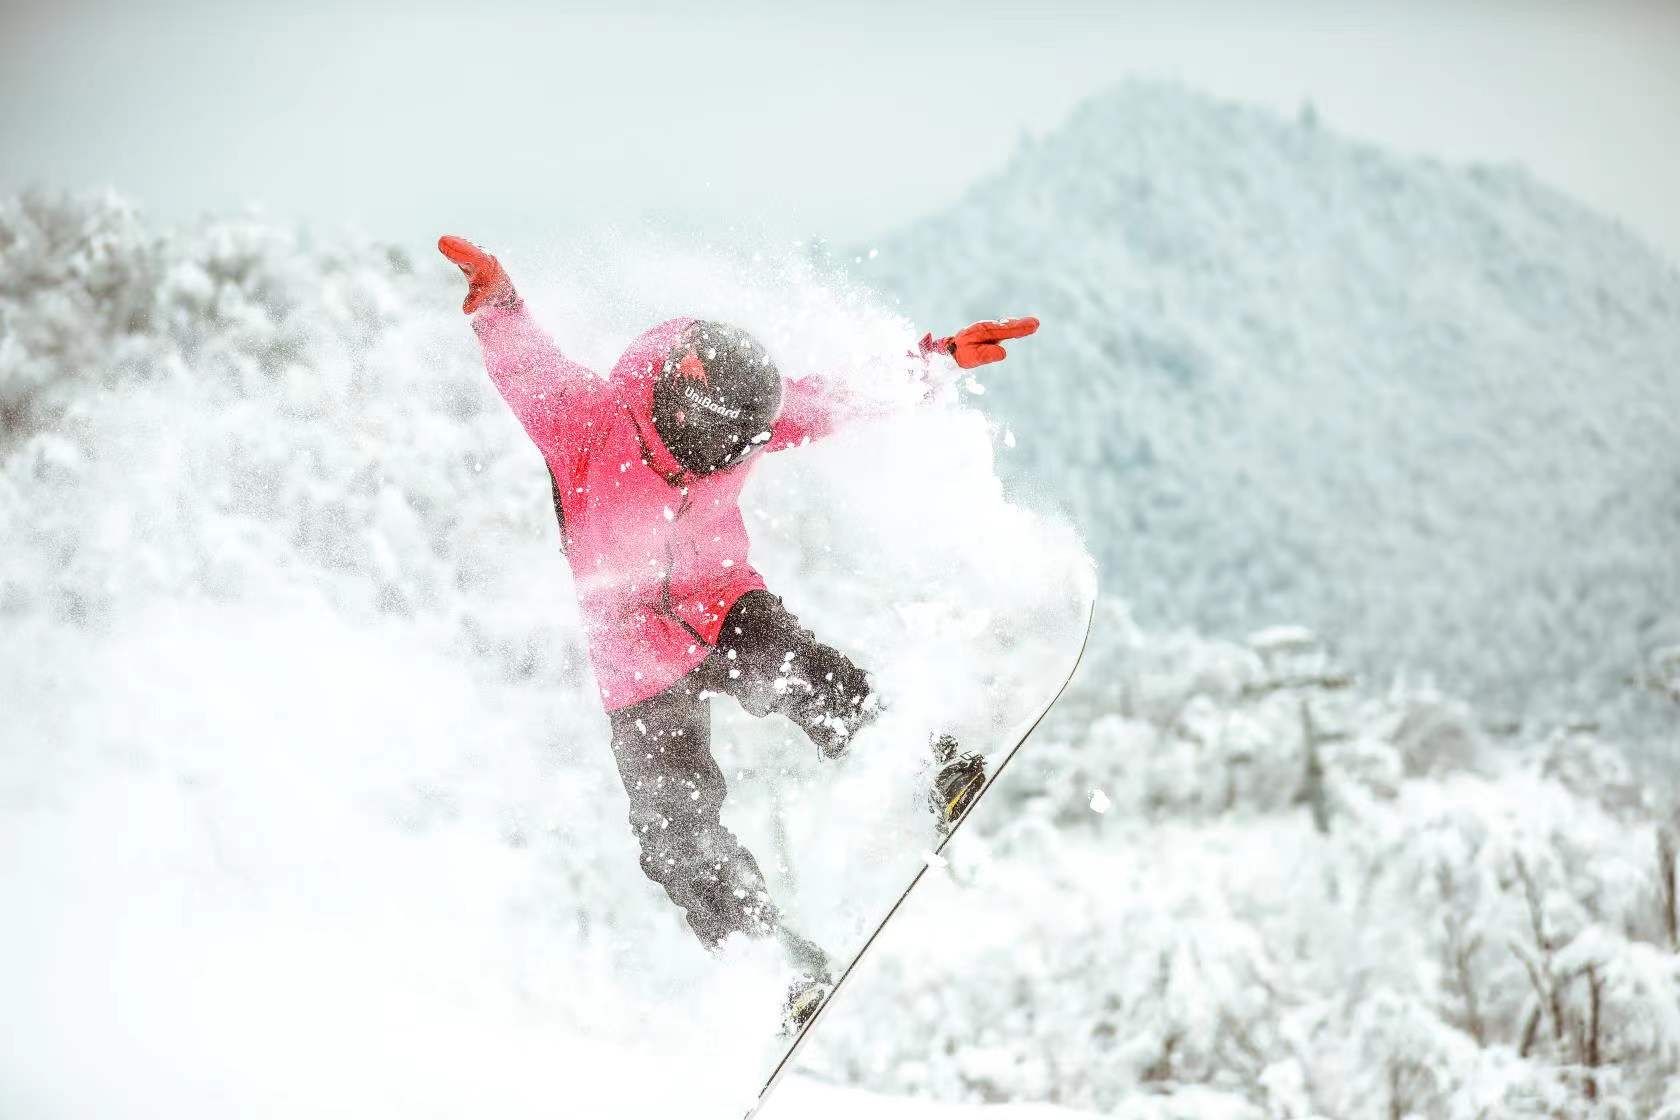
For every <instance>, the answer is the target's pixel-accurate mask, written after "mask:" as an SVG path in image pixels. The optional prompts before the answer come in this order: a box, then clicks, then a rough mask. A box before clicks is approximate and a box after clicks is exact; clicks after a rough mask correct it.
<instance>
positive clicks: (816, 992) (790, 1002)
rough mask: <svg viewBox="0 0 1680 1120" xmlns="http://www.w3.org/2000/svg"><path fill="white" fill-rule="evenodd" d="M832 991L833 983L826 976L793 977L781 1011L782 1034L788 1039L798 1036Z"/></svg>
mask: <svg viewBox="0 0 1680 1120" xmlns="http://www.w3.org/2000/svg"><path fill="white" fill-rule="evenodd" d="M833 990H834V983H833V981H831V980H829V978H828V977H826V976H819V977H812V976H796V977H794V980H793V983H791V984H789V985H788V996H787V1005H786V1006H785V1007H784V1008H783V1009H782V1034H783V1035H785V1036H786V1037H788V1038H794V1037H796V1036H798V1034H799V1032H800V1031H802V1030H804V1029H805V1025H806V1024H807V1023H809V1022H810V1021H811V1020H812V1018H813V1017H815V1016H816V1014H817V1009H818V1008H820V1007H822V1005H823V1001H824V1000H826V999H827V998H828V993H829V992H831V991H833Z"/></svg>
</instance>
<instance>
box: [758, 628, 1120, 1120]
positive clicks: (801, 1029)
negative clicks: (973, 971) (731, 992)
mask: <svg viewBox="0 0 1680 1120" xmlns="http://www.w3.org/2000/svg"><path fill="white" fill-rule="evenodd" d="M1096 612H1097V604H1096V600H1095V599H1093V600H1092V601H1091V605H1090V607H1089V608H1088V609H1087V612H1086V616H1085V629H1084V632H1083V633H1082V635H1081V637H1080V640H1079V648H1078V650H1077V651H1075V653H1074V655H1073V658H1072V660H1071V661H1070V662H1069V663H1068V666H1067V670H1066V672H1065V673H1063V675H1062V677H1061V683H1059V684H1058V685H1057V686H1056V688H1055V691H1054V692H1053V693H1052V694H1051V695H1050V696H1049V697H1048V698H1047V699H1046V700H1045V701H1044V703H1043V704H1041V705H1040V706H1039V708H1038V711H1037V712H1036V713H1035V714H1034V715H1033V716H1032V718H1031V719H1030V720H1029V721H1028V722H1027V723H1026V726H1025V729H1024V730H1022V731H1021V732H1020V733H1019V734H1017V735H1016V736H1015V737H1014V740H1013V742H1010V743H1009V745H1008V747H1007V749H1005V750H1004V751H1003V752H1002V753H1001V754H999V755H998V756H997V759H996V765H995V766H993V767H992V768H991V772H990V774H984V772H982V773H981V777H983V781H980V782H979V784H978V786H977V788H976V779H975V778H974V777H973V776H969V777H968V778H967V780H965V781H961V782H956V783H953V784H952V787H951V788H950V789H949V790H944V789H939V788H937V787H936V788H935V790H934V792H933V795H932V806H931V807H932V808H933V810H934V813H935V815H936V817H938V819H939V822H940V838H939V843H938V844H937V846H935V848H934V849H933V855H934V856H938V855H940V854H942V853H943V852H944V850H945V846H946V845H947V844H949V843H950V842H951V840H952V839H953V838H954V837H955V836H956V834H957V830H958V829H960V828H961V827H962V826H963V822H965V821H967V820H968V819H969V818H970V817H971V816H972V815H973V813H974V810H975V808H976V807H977V806H978V805H979V803H980V802H981V801H982V800H983V799H984V798H985V796H986V794H987V793H989V792H991V789H992V787H993V786H994V785H996V784H997V780H998V778H999V777H1001V776H1002V774H1003V771H1004V768H1005V767H1007V766H1008V765H1009V762H1010V760H1011V759H1013V758H1014V757H1015V754H1016V752H1018V751H1019V750H1020V749H1021V747H1022V745H1023V744H1024V743H1026V741H1027V740H1028V739H1029V738H1030V737H1031V736H1032V733H1033V732H1034V731H1036V730H1037V729H1038V725H1039V724H1041V723H1043V722H1044V717H1045V716H1047V715H1049V714H1050V709H1051V708H1053V707H1055V706H1056V702H1057V701H1058V700H1060V699H1061V698H1062V694H1063V693H1064V692H1066V691H1067V687H1068V685H1069V683H1071V682H1072V680H1073V675H1074V673H1076V672H1077V671H1078V670H1079V664H1080V662H1081V661H1083V660H1084V657H1085V649H1086V647H1087V646H1088V645H1089V644H1090V640H1091V624H1092V622H1093V621H1094V620H1095V618H1096ZM953 749H954V744H953ZM934 750H935V755H936V757H938V752H939V744H937V743H936V744H935V747H934ZM941 761H943V760H941ZM931 862H933V861H932V860H929V861H926V862H924V863H923V864H922V866H921V867H919V868H917V869H916V873H915V874H914V875H912V876H911V877H910V881H909V882H908V883H906V884H905V886H904V889H903V890H902V891H900V892H899V895H898V898H897V899H896V900H895V901H894V902H893V904H892V906H891V907H889V908H888V909H887V912H886V914H885V915H883V916H882V918H881V920H880V921H879V922H877V923H876V924H875V927H874V929H873V930H871V931H870V934H869V936H868V937H867V938H865V939H864V942H863V944H862V946H861V947H859V949H858V951H857V952H856V953H854V954H852V957H851V959H850V960H848V961H847V962H846V967H845V968H844V969H842V970H841V971H840V974H839V976H838V977H836V978H835V980H834V984H833V986H832V987H831V988H829V990H828V992H827V995H826V996H825V997H824V998H823V999H822V1001H821V1002H820V1003H819V1004H817V1006H816V1008H815V1009H814V1010H813V1011H811V1012H810V1013H809V1014H808V1015H807V1016H805V1017H804V1018H803V1020H802V1022H801V1023H800V1024H799V1026H798V1029H797V1031H796V1032H795V1033H793V1034H792V1039H791V1041H790V1042H789V1043H788V1046H787V1048H786V1049H785V1050H784V1051H783V1052H782V1056H781V1059H780V1060H779V1061H777V1063H776V1065H775V1066H774V1068H772V1069H771V1071H770V1076H769V1078H768V1079H767V1080H766V1081H765V1082H764V1087H763V1088H762V1089H760V1090H759V1093H758V1101H757V1103H755V1104H754V1105H753V1107H752V1108H751V1109H750V1110H749V1111H748V1112H747V1114H746V1118H745V1120H752V1118H753V1117H754V1116H756V1115H758V1112H759V1110H760V1109H762V1108H763V1107H764V1102H765V1101H766V1100H768V1099H769V1097H770V1094H771V1092H772V1091H774V1090H775V1088H776V1084H777V1083H778V1082H779V1081H781V1079H782V1077H783V1075H784V1074H786V1073H787V1072H788V1070H789V1069H791V1068H792V1066H793V1059H794V1058H795V1057H796V1056H797V1055H798V1054H799V1050H800V1048H801V1047H802V1046H803V1045H804V1044H805V1040H806V1039H807V1038H809V1037H810V1036H811V1032H812V1031H813V1030H814V1029H815V1028H816V1026H817V1024H818V1023H819V1022H821V1021H822V1017H823V1015H824V1014H826V1013H827V1011H828V1009H829V1006H830V1005H831V1004H833V1002H834V998H835V997H836V996H837V995H839V994H840V990H841V989H842V988H843V987H844V986H845V984H846V980H847V978H848V977H850V976H851V974H852V973H853V972H854V971H856V969H857V966H858V963H859V962H860V961H862V960H863V958H864V955H865V954H867V953H868V952H869V948H870V946H871V945H873V944H874V943H875V940H876V938H878V937H879V936H880V935H881V931H882V930H884V929H885V928H886V927H887V923H889V922H891V921H892V919H893V916H894V915H895V914H897V913H898V911H899V909H900V908H901V907H902V906H903V905H904V903H905V901H906V900H908V899H909V897H910V895H911V893H912V892H914V891H915V889H916V885H917V884H918V883H920V882H921V881H922V876H923V875H925V874H927V869H928V866H929V864H930V863H931Z"/></svg>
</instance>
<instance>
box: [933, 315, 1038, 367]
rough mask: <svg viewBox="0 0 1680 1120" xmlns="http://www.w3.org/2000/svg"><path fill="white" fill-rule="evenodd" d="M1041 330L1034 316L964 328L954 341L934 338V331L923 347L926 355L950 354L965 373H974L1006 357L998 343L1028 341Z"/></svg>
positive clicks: (952, 337) (988, 320)
mask: <svg viewBox="0 0 1680 1120" xmlns="http://www.w3.org/2000/svg"><path fill="white" fill-rule="evenodd" d="M1037 329H1038V320H1037V319H1034V318H1033V317H1032V316H1031V315H1027V316H1024V317H1022V318H1020V319H987V320H986V321H985V322H981V323H975V324H974V325H973V326H972V327H964V328H963V329H962V330H960V331H958V332H957V333H956V334H954V335H952V336H951V337H950V338H934V337H933V333H932V332H931V331H930V332H928V333H927V334H925V335H923V336H922V341H921V343H920V346H921V351H922V353H924V354H932V353H935V352H938V353H943V354H949V355H951V357H953V358H955V359H956V360H957V365H959V366H961V367H962V368H963V369H973V368H974V367H975V366H983V365H985V364H987V363H988V362H1001V361H1003V359H1004V358H1005V357H1007V356H1008V355H1006V354H1005V353H1004V350H1003V347H1001V346H999V345H998V343H1000V342H1002V341H1003V340H1004V339H1007V338H1025V337H1027V336H1028V335H1029V334H1032V333H1033V332H1034V331H1036V330H1037Z"/></svg>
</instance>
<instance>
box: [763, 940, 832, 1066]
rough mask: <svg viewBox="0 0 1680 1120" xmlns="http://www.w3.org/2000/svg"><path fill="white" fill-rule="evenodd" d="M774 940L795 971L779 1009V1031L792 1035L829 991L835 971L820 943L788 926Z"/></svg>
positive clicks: (802, 1027)
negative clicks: (780, 1016) (780, 1029)
mask: <svg viewBox="0 0 1680 1120" xmlns="http://www.w3.org/2000/svg"><path fill="white" fill-rule="evenodd" d="M776 939H777V940H778V941H780V942H781V943H782V950H783V952H785V953H786V954H787V959H788V963H789V964H790V965H792V966H793V970H794V972H793V979H792V980H791V981H789V983H788V994H787V1004H786V1005H785V1006H784V1007H783V1008H782V1033H783V1034H785V1035H787V1036H788V1037H789V1038H792V1037H794V1036H795V1035H797V1034H798V1033H799V1032H800V1031H802V1030H804V1029H805V1024H806V1023H809V1022H810V1021H811V1016H813V1015H815V1014H816V1013H817V1008H819V1007H821V1006H822V1002H823V1000H825V999H827V998H828V993H829V992H832V991H833V990H834V970H833V969H832V968H831V967H830V964H829V959H828V954H827V953H825V952H823V951H822V947H821V946H819V945H818V944H817V943H816V942H815V941H812V940H810V939H809V938H807V937H804V936H801V935H800V934H799V933H796V932H795V931H793V930H791V929H789V928H788V927H787V926H785V925H784V926H781V927H780V928H778V929H777V930H776Z"/></svg>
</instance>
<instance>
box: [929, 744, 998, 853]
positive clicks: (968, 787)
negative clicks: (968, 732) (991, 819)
mask: <svg viewBox="0 0 1680 1120" xmlns="http://www.w3.org/2000/svg"><path fill="white" fill-rule="evenodd" d="M933 764H934V765H935V766H936V767H938V769H937V771H935V773H934V776H933V788H932V789H931V790H930V791H929V792H928V805H929V807H930V808H932V810H933V815H934V819H935V820H937V821H938V822H939V831H940V834H941V835H945V834H947V833H949V832H950V831H951V830H952V829H953V828H955V827H956V826H957V822H958V821H960V820H962V818H963V814H964V813H966V812H968V809H969V806H971V805H973V804H974V800H975V798H977V797H978V796H980V791H981V790H983V789H985V788H986V760H985V759H984V758H982V757H980V756H979V755H977V754H969V753H967V752H966V751H963V750H961V749H960V748H959V747H958V745H957V741H956V739H955V738H953V737H952V736H950V735H941V736H939V737H938V738H936V739H935V740H934V741H933Z"/></svg>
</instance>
